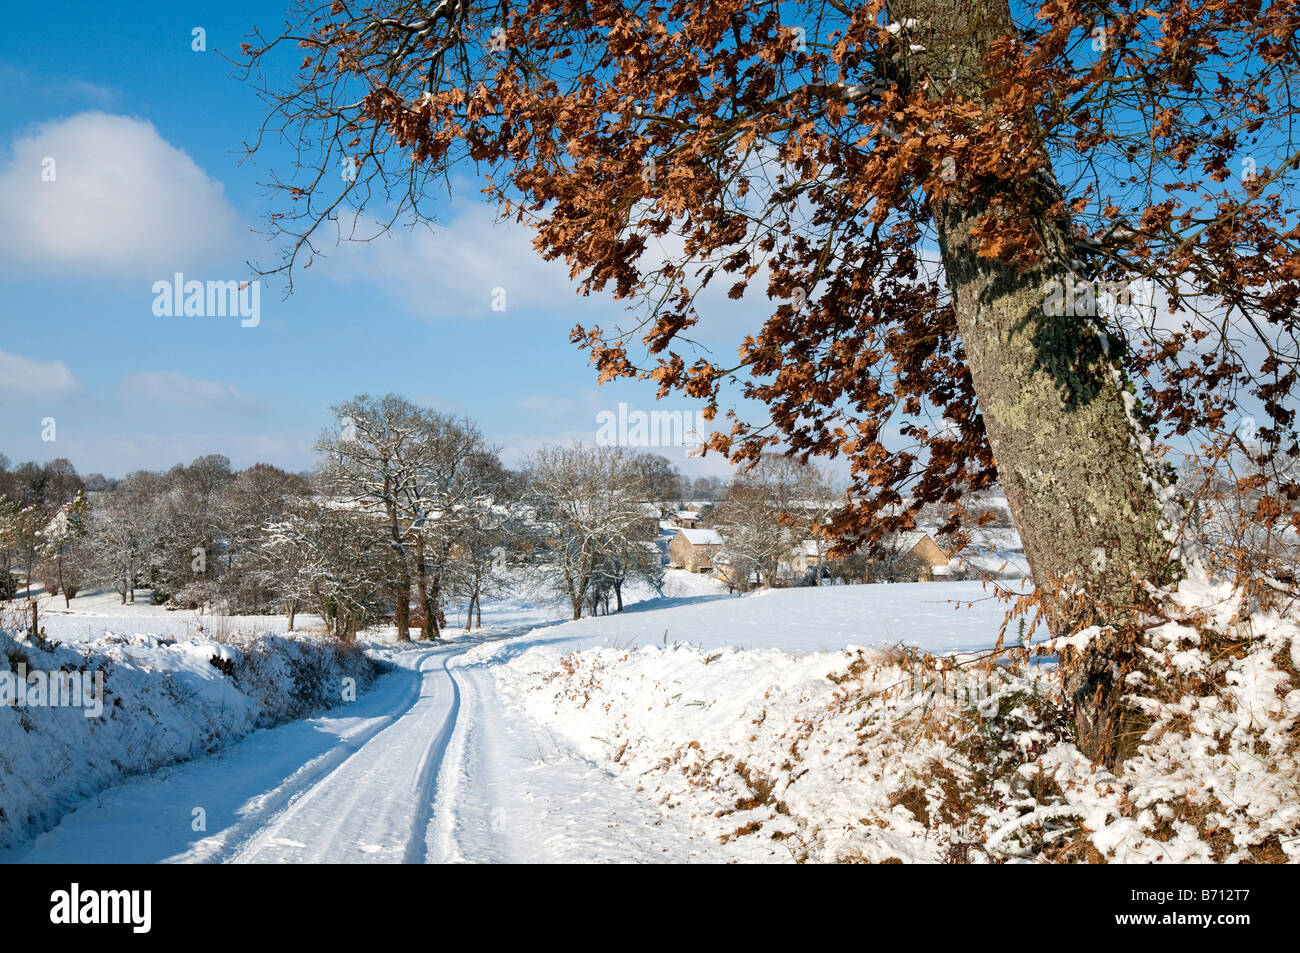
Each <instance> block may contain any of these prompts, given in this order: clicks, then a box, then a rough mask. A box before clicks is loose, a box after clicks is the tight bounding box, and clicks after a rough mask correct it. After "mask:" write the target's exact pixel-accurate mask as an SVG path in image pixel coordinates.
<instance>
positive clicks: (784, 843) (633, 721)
mask: <svg viewBox="0 0 1300 953" xmlns="http://www.w3.org/2000/svg"><path fill="white" fill-rule="evenodd" d="M861 588H864V589H877V590H899V589H903V588H904V587H902V586H889V587H861ZM935 588H938V586H937V584H928V585H925V586H920V587H916V589H917V591H918V593H919V592H920V591H922V590H923V591H926V592H929V591H932V590H933V589H935ZM783 595H785V593H772V594H771V595H769V596H766V597H763V598H761V599H754V598H752V597H751V598H749V599H746V600H727V601H725V602H721V603H716V602H711V603H705V604H695V605H687V606H680V607H677V608H675V609H665V610H658V611H657V612H646V613H644V616H647V617H649V616H654V617H655V626H654V627H655V628H657V629H659V630H662V629H664V628H665V627H666V628H667V629H668V630H669V632H670V638H669V640H668V642H667V643H660V644H654V641H651V640H647V641H646V642H641V643H640V644H638V643H637V638H636V637H639V636H640V635H641V634H642V632H641V630H642V629H644V628H645V626H644V625H643V624H642V622H641V621H637V620H636V616H637V615H638V614H637V613H631V614H629V615H627V616H626V617H625V618H623V619H621V620H619V621H618V622H616V621H610V620H606V619H595V620H585V622H583V623H572V624H571V625H568V626H562V627H557V628H555V629H552V630H551V633H552V635H559V634H560V632H561V630H563V631H564V632H572V633H574V634H577V631H578V629H579V627H581V626H583V625H586V626H589V627H590V626H595V625H597V624H600V623H604V624H606V625H611V626H612V625H617V624H619V623H620V622H621V623H622V624H623V626H624V628H623V629H622V631H621V633H619V632H614V633H613V635H612V637H611V639H610V642H611V644H610V645H606V646H603V647H597V648H590V649H586V650H583V651H566V649H568V648H571V647H572V645H571V644H570V645H569V646H566V645H564V644H563V643H561V644H559V645H557V644H549V645H548V644H543V645H538V646H533V647H530V648H527V649H526V650H524V649H523V647H522V646H518V647H514V648H512V647H511V646H510V645H509V644H497V645H485V646H482V647H480V648H478V649H475V650H474V651H473V652H471V653H470V655H471V656H473V655H475V654H476V653H477V656H478V657H479V660H481V661H488V660H490V659H497V660H503V661H504V664H500V665H496V666H494V668H493V671H494V672H495V674H496V678H497V681H498V688H499V690H500V692H501V694H502V696H503V697H505V698H507V699H510V701H511V702H512V703H513V704H514V705H516V706H518V707H519V708H520V709H521V710H522V711H523V713H525V714H526V715H528V716H529V717H530V718H531V719H532V720H534V721H535V722H538V723H540V724H543V725H545V726H546V727H547V729H548V730H549V731H550V732H551V733H552V734H553V735H554V737H556V738H558V739H559V740H561V741H562V742H563V743H564V744H565V745H566V746H568V747H569V748H571V749H572V750H574V751H576V752H577V753H579V754H581V755H582V756H584V757H586V758H588V759H590V760H592V761H593V762H595V763H596V764H597V765H599V766H601V767H603V768H605V769H606V770H609V771H610V772H612V773H614V774H616V775H620V776H623V777H624V778H625V779H626V780H627V781H629V782H630V783H634V784H636V785H638V786H639V788H640V789H641V790H642V791H643V793H645V795H646V796H647V797H650V798H652V799H653V800H654V801H655V802H656V803H657V804H658V805H660V806H662V807H665V808H670V809H673V810H674V811H676V812H680V813H681V814H683V815H684V816H686V817H689V818H690V819H691V821H692V823H694V824H696V825H697V827H698V830H699V831H700V832H701V833H702V834H705V835H707V836H710V837H713V838H715V839H717V840H720V841H724V842H727V843H729V844H730V845H732V846H733V847H736V848H737V849H740V850H741V851H742V853H741V856H742V857H743V858H744V859H750V860H796V861H850V862H854V861H868V862H893V861H903V862H942V861H958V862H987V861H1016V860H1031V861H1035V862H1042V861H1055V862H1066V863H1069V862H1083V861H1088V862H1110V863H1176V862H1218V863H1224V862H1242V861H1290V862H1296V861H1300V799H1297V797H1296V794H1297V782H1296V778H1297V777H1300V741H1297V738H1300V676H1298V675H1297V672H1296V667H1295V664H1294V662H1293V659H1294V658H1296V657H1297V656H1298V655H1300V624H1297V617H1298V616H1300V614H1293V615H1288V616H1282V615H1279V614H1278V613H1277V612H1276V611H1265V610H1255V611H1248V610H1247V609H1246V608H1245V607H1244V606H1243V605H1242V602H1241V598H1240V595H1239V594H1238V593H1235V592H1234V591H1233V590H1232V589H1231V588H1230V587H1227V586H1213V585H1210V584H1209V583H1206V582H1205V581H1204V580H1189V581H1187V582H1184V583H1183V584H1182V585H1181V586H1180V587H1179V588H1178V590H1177V591H1175V592H1174V593H1171V594H1170V606H1171V617H1170V619H1169V621H1167V622H1165V623H1164V624H1162V625H1156V626H1153V627H1151V628H1150V629H1149V630H1148V631H1147V633H1146V635H1145V637H1144V644H1143V648H1144V652H1145V654H1146V656H1147V658H1148V662H1149V665H1148V667H1147V669H1146V673H1145V674H1144V675H1142V676H1141V677H1131V681H1130V684H1132V686H1133V695H1132V696H1131V699H1130V701H1131V704H1133V705H1134V706H1137V707H1139V708H1141V709H1142V710H1144V711H1145V712H1146V713H1147V715H1148V716H1149V725H1150V727H1149V729H1148V730H1147V731H1146V733H1145V734H1144V736H1143V737H1142V739H1141V743H1140V745H1139V747H1138V748H1137V751H1136V753H1135V754H1134V755H1132V756H1131V757H1130V758H1129V759H1128V760H1127V761H1125V762H1124V763H1123V764H1122V765H1120V766H1119V768H1118V769H1117V770H1116V771H1115V772H1114V773H1112V772H1110V771H1107V770H1106V769H1104V768H1102V767H1100V766H1097V765H1094V764H1093V763H1092V762H1090V761H1089V760H1088V759H1086V758H1085V757H1083V756H1082V755H1081V753H1080V752H1079V750H1078V749H1077V748H1076V747H1075V745H1074V744H1073V743H1072V734H1071V720H1070V717H1069V712H1068V709H1067V707H1066V705H1065V704H1064V703H1063V700H1062V698H1061V696H1060V692H1059V687H1058V684H1057V679H1056V677H1055V674H1054V672H1052V671H1051V670H1050V669H1049V668H1046V667H1044V666H1030V667H1028V668H1025V667H1019V668H1016V669H1015V670H1012V669H1011V668H1008V667H1004V666H1001V665H998V666H992V667H990V668H987V669H983V668H980V669H975V670H963V669H958V668H956V667H955V666H954V664H953V663H954V662H955V661H958V660H959V659H958V658H956V657H950V658H948V659H941V660H940V661H939V665H940V669H939V670H938V671H935V670H933V669H930V668H928V667H927V666H926V665H923V664H922V663H921V662H920V661H919V660H918V659H917V658H916V657H915V656H914V655H913V654H912V653H909V652H905V651H898V650H895V651H892V652H890V651H882V650H880V649H871V648H862V649H854V648H848V649H840V650H838V651H830V652H815V653H811V654H802V655H794V654H789V653H787V652H783V651H780V650H777V649H770V648H769V649H762V648H759V649H749V650H743V649H739V648H735V647H721V648H716V649H715V648H713V647H712V646H714V645H723V646H725V645H726V643H727V642H728V641H731V642H735V641H742V640H744V639H743V636H742V635H741V634H742V633H743V632H744V627H743V626H739V625H732V626H731V627H730V628H728V627H727V626H726V624H725V619H724V618H723V617H719V616H716V615H710V612H709V610H713V609H714V608H715V607H720V608H719V609H718V610H717V611H722V612H726V611H735V610H734V609H733V607H735V606H737V605H738V604H739V603H747V604H748V606H753V605H757V604H760V603H767V602H768V601H769V600H776V599H778V598H780V597H781V596H783ZM790 597H791V598H797V599H798V600H800V605H799V607H798V608H799V609H800V610H801V612H794V611H791V610H792V609H793V608H795V607H793V606H790V605H787V606H783V607H781V608H780V609H779V610H774V611H773V612H772V613H771V614H770V616H769V619H781V620H782V622H781V623H780V625H779V626H775V628H776V629H777V631H778V632H784V631H785V630H786V628H787V627H790V626H792V625H794V623H793V620H795V619H799V620H800V621H799V622H798V624H797V626H795V627H796V628H798V627H800V626H802V627H805V628H807V629H810V630H812V629H817V628H819V627H820V628H821V629H822V631H823V632H824V637H825V638H827V639H830V638H833V637H834V635H833V633H835V631H836V628H835V620H836V618H837V616H838V614H839V613H840V612H841V611H843V610H844V609H845V608H846V606H844V605H838V604H837V601H836V598H835V593H834V592H833V591H828V592H826V593H820V594H817V593H815V592H813V591H809V590H802V591H797V590H796V591H792V592H791V594H790ZM856 598H857V599H858V600H859V602H860V601H861V599H862V598H863V594H862V593H857V594H856ZM748 606H747V607H746V608H748ZM1179 607H1182V609H1184V610H1186V616H1185V617H1178V616H1177V610H1178V609H1179ZM859 625H861V621H860V620H859ZM922 628H924V627H922ZM908 634H909V635H911V636H914V637H916V636H919V637H916V638H913V639H910V640H909V641H912V642H914V643H918V644H921V645H922V646H923V647H924V648H925V649H927V650H929V651H937V650H938V649H939V648H941V645H940V644H937V643H942V642H943V641H945V640H943V639H939V640H936V639H934V638H933V633H931V638H929V639H927V638H926V637H925V633H924V632H923V631H920V632H918V631H917V630H916V629H915V628H914V629H913V630H912V631H911V632H909V633H908ZM620 635H621V641H620ZM738 636H741V637H740V638H738ZM673 637H676V638H680V639H685V640H690V641H691V642H695V643H696V644H687V643H686V642H679V643H673V641H672V638H673ZM792 641H794V642H795V643H799V642H800V641H801V640H800V639H798V638H796V639H793V640H792ZM946 641H949V642H951V643H953V644H957V645H968V646H972V647H977V648H978V647H983V646H981V645H977V644H976V643H979V642H980V641H981V639H979V638H976V637H975V636H974V633H971V632H965V633H963V632H960V631H955V632H953V633H952V637H951V638H950V639H948V640H946ZM927 643H928V644H927ZM989 643H991V639H984V644H985V645H987V644H989ZM584 647H585V646H584ZM801 647H806V643H805V645H804V646H801ZM468 660H469V657H468V656H467V661H468ZM742 845H743V846H742Z"/></svg>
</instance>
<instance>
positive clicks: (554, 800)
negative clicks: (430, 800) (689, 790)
mask: <svg viewBox="0 0 1300 953" xmlns="http://www.w3.org/2000/svg"><path fill="white" fill-rule="evenodd" d="M538 634H539V633H534V635H535V636H536V635H538ZM542 641H546V642H550V643H552V644H553V645H555V647H557V648H560V649H562V650H565V649H570V648H582V647H590V642H589V640H585V639H584V640H577V639H567V638H566V639H544V640H543V639H524V640H519V641H518V642H514V643H511V644H510V645H508V646H502V647H501V648H502V649H503V651H500V652H498V653H495V654H493V655H492V656H490V657H489V658H485V659H481V660H475V659H474V655H475V653H469V654H468V656H467V655H459V656H457V657H456V658H455V659H453V660H451V661H450V663H449V671H450V672H451V673H452V675H453V677H454V678H455V679H456V681H457V682H458V684H459V685H460V692H461V711H462V717H460V718H458V719H457V721H456V727H455V731H454V734H453V737H452V741H451V745H450V748H449V751H448V756H447V758H446V759H445V760H444V762H443V767H442V771H441V773H440V775H439V777H438V784H437V801H436V803H435V806H434V820H433V824H432V825H431V827H430V831H429V845H430V856H429V860H431V861H438V862H471V863H592V862H595V863H625V862H638V863H645V862H656V861H672V862H675V863H682V862H690V861H719V860H726V859H728V858H729V855H730V852H729V851H727V850H726V849H725V848H724V847H723V845H721V844H719V843H718V842H717V841H716V840H713V839H711V838H706V837H702V836H700V835H699V833H698V831H697V830H695V827H696V825H695V824H694V823H692V821H691V820H690V819H689V818H685V817H680V816H678V815H677V814H676V813H675V812H673V811H670V810H668V809H666V808H664V807H660V806H657V805H655V804H654V803H652V801H651V800H650V798H649V796H648V795H647V794H645V793H644V792H642V791H639V790H637V789H636V788H635V787H633V786H632V785H630V784H628V783H627V782H626V781H624V780H623V779H621V778H618V777H615V776H614V775H612V774H610V773H609V772H608V771H606V770H604V769H603V768H601V767H599V766H598V765H596V764H594V763H592V762H591V761H588V760H586V759H584V758H583V757H581V756H580V755H578V754H576V753H575V752H574V751H573V750H572V749H571V748H570V747H568V746H566V745H564V744H562V743H561V742H560V741H559V740H558V739H557V738H556V737H555V736H554V734H552V733H551V731H550V730H549V729H548V728H547V727H546V726H544V725H542V724H539V723H536V722H533V721H530V720H529V719H527V718H524V717H522V715H521V713H519V712H518V711H517V710H512V708H511V707H508V706H507V705H506V704H505V703H504V702H503V701H502V700H501V698H500V697H499V696H498V694H497V689H496V679H495V678H494V676H493V668H494V667H495V666H498V665H501V664H504V663H505V662H506V661H507V660H508V659H509V658H511V657H513V656H514V655H515V654H517V653H518V652H519V651H522V650H523V649H526V648H531V647H532V646H534V645H537V644H539V643H540V642H542Z"/></svg>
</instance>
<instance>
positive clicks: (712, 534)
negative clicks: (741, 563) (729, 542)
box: [677, 527, 722, 546]
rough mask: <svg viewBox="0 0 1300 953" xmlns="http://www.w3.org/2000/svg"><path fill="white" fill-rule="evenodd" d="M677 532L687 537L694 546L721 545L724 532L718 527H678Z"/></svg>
mask: <svg viewBox="0 0 1300 953" xmlns="http://www.w3.org/2000/svg"><path fill="white" fill-rule="evenodd" d="M677 532H679V533H681V534H682V535H683V536H685V537H686V541H687V542H688V543H690V544H691V545H692V546H721V545H722V534H720V533H719V532H718V531H717V530H716V529H686V528H685V527H678V529H677Z"/></svg>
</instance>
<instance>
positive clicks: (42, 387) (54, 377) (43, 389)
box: [0, 351, 77, 397]
mask: <svg viewBox="0 0 1300 953" xmlns="http://www.w3.org/2000/svg"><path fill="white" fill-rule="evenodd" d="M76 387H77V379H76V378H75V377H73V376H72V371H70V370H68V365H66V364H64V363H63V362H62V361H36V360H32V359H31V358H27V357H22V356H20V355H18V354H9V353H8V352H6V351H0V392H6V393H10V394H23V395H28V396H32V397H51V396H55V395H58V394H66V393H67V392H68V391H71V390H75V389H76Z"/></svg>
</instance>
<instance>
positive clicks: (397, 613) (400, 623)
mask: <svg viewBox="0 0 1300 953" xmlns="http://www.w3.org/2000/svg"><path fill="white" fill-rule="evenodd" d="M396 599H397V604H396V606H395V607H394V610H393V622H394V624H396V626H397V641H399V642H409V641H411V577H410V576H408V575H406V573H402V574H401V575H400V576H398V577H397V593H396Z"/></svg>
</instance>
